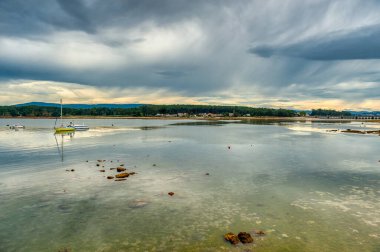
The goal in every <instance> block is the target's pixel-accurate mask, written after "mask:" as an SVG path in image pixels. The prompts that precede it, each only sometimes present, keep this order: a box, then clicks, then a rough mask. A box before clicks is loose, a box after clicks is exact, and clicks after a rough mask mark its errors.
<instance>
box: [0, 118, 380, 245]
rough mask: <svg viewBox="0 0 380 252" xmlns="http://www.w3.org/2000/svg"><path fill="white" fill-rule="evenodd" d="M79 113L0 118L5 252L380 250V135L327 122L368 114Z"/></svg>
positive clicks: (0, 241) (0, 219)
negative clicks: (198, 116) (80, 116)
mask: <svg viewBox="0 0 380 252" xmlns="http://www.w3.org/2000/svg"><path fill="white" fill-rule="evenodd" d="M16 122H21V123H22V124H24V125H26V129H25V130H19V131H14V130H10V129H8V128H7V127H6V126H5V125H6V124H14V123H16ZM81 122H82V121H78V122H77V123H81ZM83 122H84V123H86V124H88V125H89V126H90V127H91V129H90V130H89V131H87V132H76V133H75V134H74V135H72V136H70V135H63V136H62V135H54V134H53V130H52V127H53V125H54V120H5V119H0V125H1V129H0V251H4V252H8V251H59V250H61V251H62V250H64V249H68V250H69V251H250V250H252V251H256V252H259V251H292V252H293V251H318V252H319V251H380V162H379V160H380V137H379V136H376V135H356V134H343V133H334V132H327V130H329V129H346V128H351V129H355V128H361V129H362V128H363V127H364V126H363V125H361V124H360V123H347V124H332V123H297V122H283V123H265V124H264V123H257V122H256V123H255V122H250V123H243V122H231V123H227V122H204V121H196V122H195V121H183V120H181V121H170V120H113V119H112V120H111V119H109V120H83ZM112 124H114V126H113V127H112V126H111V125H112ZM372 128H373V129H379V128H380V125H379V124H367V125H366V129H372ZM228 146H230V147H231V148H230V149H229V148H228ZM62 148H63V151H62ZM62 152H63V156H62ZM98 159H104V160H106V162H104V163H102V164H101V166H102V165H104V166H105V167H104V168H102V167H101V166H100V167H97V166H96V164H97V160H98ZM87 160H88V162H86V161H87ZM111 160H112V162H111ZM121 163H123V164H125V167H126V168H127V169H128V170H130V171H135V172H137V174H136V175H134V176H131V177H129V178H128V179H127V180H126V181H120V182H115V181H113V180H107V178H106V176H108V175H113V174H115V171H113V170H110V168H112V167H116V166H117V165H118V164H121ZM71 169H74V170H75V171H74V172H67V171H66V170H71ZM99 169H105V170H106V172H105V173H102V172H99ZM205 173H209V174H210V175H209V176H207V175H205ZM170 191H173V192H175V195H174V196H173V197H170V196H168V195H167V193H168V192H170ZM255 229H262V230H265V232H266V233H267V235H266V236H264V237H262V238H255V243H254V244H251V245H238V246H232V245H230V244H228V243H226V242H224V240H223V234H224V233H227V232H230V231H232V232H235V233H238V232H239V231H246V232H252V231H253V230H255Z"/></svg>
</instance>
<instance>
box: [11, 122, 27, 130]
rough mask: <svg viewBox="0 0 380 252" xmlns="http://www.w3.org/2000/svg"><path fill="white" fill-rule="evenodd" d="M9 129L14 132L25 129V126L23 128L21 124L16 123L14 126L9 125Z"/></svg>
mask: <svg viewBox="0 0 380 252" xmlns="http://www.w3.org/2000/svg"><path fill="white" fill-rule="evenodd" d="M9 128H10V129H15V130H17V129H25V126H24V125H21V124H19V123H16V124H14V125H9Z"/></svg>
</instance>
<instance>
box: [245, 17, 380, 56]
mask: <svg viewBox="0 0 380 252" xmlns="http://www.w3.org/2000/svg"><path fill="white" fill-rule="evenodd" d="M248 52H249V53H252V54H257V55H259V56H261V57H264V58H268V57H271V56H273V55H280V56H288V57H299V58H304V59H307V60H357V59H362V60H367V59H380V25H374V26H369V27H364V28H359V29H356V30H353V31H347V32H338V33H337V32H335V33H330V34H327V35H323V36H319V37H312V38H310V39H308V40H305V41H302V42H299V43H295V44H290V45H280V46H277V47H276V46H270V45H261V46H257V47H253V48H250V49H249V50H248Z"/></svg>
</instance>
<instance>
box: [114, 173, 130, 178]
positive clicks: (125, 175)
mask: <svg viewBox="0 0 380 252" xmlns="http://www.w3.org/2000/svg"><path fill="white" fill-rule="evenodd" d="M128 176H129V173H127V172H124V173H120V174H116V176H115V177H116V178H127V177H128Z"/></svg>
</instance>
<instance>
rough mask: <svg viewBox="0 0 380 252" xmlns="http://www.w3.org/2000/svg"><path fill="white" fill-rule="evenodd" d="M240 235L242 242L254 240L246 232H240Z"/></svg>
mask: <svg viewBox="0 0 380 252" xmlns="http://www.w3.org/2000/svg"><path fill="white" fill-rule="evenodd" d="M238 237H239V240H240V241H241V242H242V243H251V242H253V238H252V236H251V235H250V234H248V233H246V232H240V233H239V234H238Z"/></svg>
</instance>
